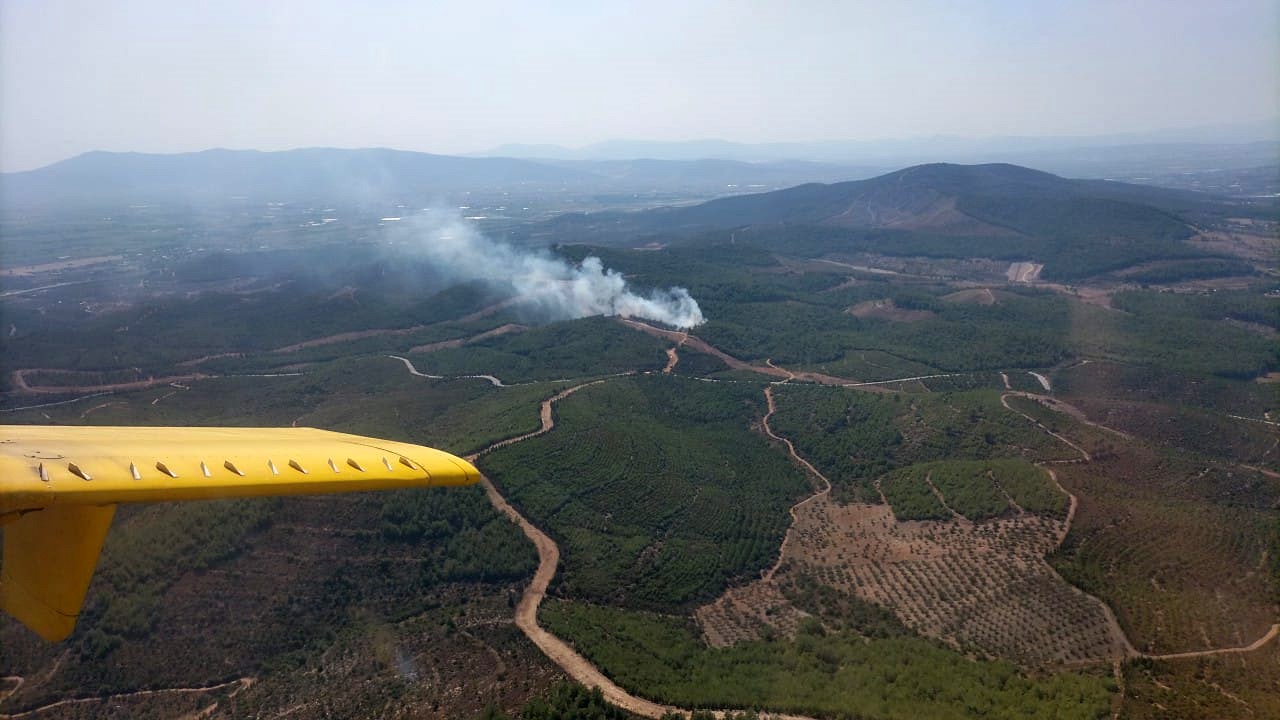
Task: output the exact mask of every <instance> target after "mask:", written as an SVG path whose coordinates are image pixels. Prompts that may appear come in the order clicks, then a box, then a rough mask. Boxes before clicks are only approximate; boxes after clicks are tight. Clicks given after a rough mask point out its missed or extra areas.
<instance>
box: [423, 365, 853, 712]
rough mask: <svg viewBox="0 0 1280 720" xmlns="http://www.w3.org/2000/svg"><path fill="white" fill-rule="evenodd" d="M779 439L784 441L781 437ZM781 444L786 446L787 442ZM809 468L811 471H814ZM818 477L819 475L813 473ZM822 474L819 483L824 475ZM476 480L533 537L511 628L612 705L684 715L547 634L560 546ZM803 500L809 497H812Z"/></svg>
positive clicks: (544, 410) (548, 419)
mask: <svg viewBox="0 0 1280 720" xmlns="http://www.w3.org/2000/svg"><path fill="white" fill-rule="evenodd" d="M406 364H407V363H406ZM603 382H606V380H604V379H601V380H593V381H591V382H586V383H582V384H581V385H574V386H573V387H570V388H567V389H565V390H561V391H560V392H559V393H556V394H555V395H553V396H551V397H550V398H547V399H546V400H543V401H542V407H541V413H540V414H541V419H542V426H541V427H540V428H538V429H537V430H535V431H533V432H531V433H526V434H524V435H519V436H517V437H514V438H508V439H506V440H500V441H498V442H496V443H494V444H492V445H490V446H488V447H486V448H484V449H483V450H480V451H479V452H476V453H474V454H472V455H468V456H467V460H469V461H471V462H475V460H476V459H477V458H478V457H479V456H481V455H484V454H486V453H489V452H491V451H493V450H496V449H498V448H500V447H506V446H508V445H513V444H515V443H518V442H521V441H523V440H528V439H529V438H533V437H537V436H539V435H542V434H544V433H548V432H550V431H551V430H552V429H554V428H555V415H554V413H553V411H552V406H553V405H554V404H555V403H556V402H559V401H560V400H563V399H564V398H566V397H569V396H570V395H572V394H573V393H575V392H577V391H579V390H581V389H583V388H585V387H590V386H591V385H598V384H600V383H603ZM765 397H766V398H768V399H769V408H770V412H771V413H772V410H773V398H772V395H770V394H769V393H768V391H767V390H766V391H765ZM766 428H767V425H766ZM770 435H772V432H770ZM774 437H777V436H774ZM779 439H781V438H779ZM784 442H786V441H785V440H784ZM787 444H788V446H790V443H789V442H788V443H787ZM793 454H794V450H793ZM797 459H799V460H800V462H802V463H804V464H805V465H806V466H808V467H809V468H810V469H811V470H812V469H813V466H811V465H809V464H808V463H807V462H805V461H804V460H803V459H800V458H798V457H797ZM813 472H814V473H815V474H817V471H816V470H814V471H813ZM818 477H822V476H821V475H820V474H818ZM822 479H823V481H824V482H825V480H826V478H822ZM480 483H481V485H483V486H484V491H485V494H486V495H487V496H488V497H489V502H490V503H492V504H493V507H494V508H495V509H496V510H497V511H498V512H500V513H502V514H503V515H506V516H507V517H508V518H510V519H511V521H512V522H514V523H515V524H516V525H518V526H519V527H520V530H521V531H523V532H524V535H525V537H527V538H529V540H530V541H531V542H533V545H534V547H536V548H537V550H538V570H537V571H536V572H535V573H534V575H533V581H532V582H530V583H529V586H528V587H526V588H525V590H524V594H523V595H522V596H521V597H520V604H519V605H518V606H516V620H515V622H516V627H518V628H520V631H521V632H523V633H524V634H525V636H526V637H528V638H529V640H531V641H532V642H533V644H534V645H537V646H538V649H539V650H541V651H542V652H543V654H544V655H546V656H547V657H548V658H549V659H550V660H551V661H552V662H554V663H555V664H556V665H558V666H559V667H560V669H561V670H563V671H564V672H565V674H566V675H568V676H569V677H571V678H573V680H574V681H575V682H578V683H581V684H582V685H584V686H586V687H589V688H590V687H597V688H600V693H601V694H602V695H603V696H604V699H605V700H607V701H609V702H610V703H613V704H614V705H617V706H618V707H620V708H622V709H624V710H626V711H627V712H629V713H634V714H636V715H640V716H643V717H647V718H660V717H662V716H663V715H665V714H667V713H670V712H679V713H684V714H685V715H690V714H692V712H693V711H692V710H689V709H685V708H677V707H674V706H671V705H663V704H661V703H656V702H653V701H652V700H646V699H644V698H642V697H637V696H635V695H632V694H631V693H629V692H627V691H626V690H624V689H622V688H621V687H619V686H618V685H617V684H616V683H614V682H613V681H612V680H610V679H609V678H608V677H607V676H606V675H605V674H604V673H602V672H600V669H599V668H598V667H596V666H595V665H594V664H592V663H591V661H590V660H587V659H586V658H585V657H583V656H582V655H580V654H578V652H577V651H576V650H574V649H573V648H572V647H570V646H569V644H568V643H566V642H565V641H563V640H561V639H560V638H558V637H556V636H555V635H552V634H551V633H550V632H548V631H547V630H546V629H545V628H543V627H542V626H541V625H539V624H538V606H539V605H541V604H542V599H543V598H544V597H546V594H547V586H548V585H550V584H551V579H552V578H553V577H555V574H556V568H557V567H558V566H559V565H560V548H559V546H558V545H556V543H555V541H554V540H552V539H551V538H550V537H549V536H548V535H547V534H546V533H544V532H542V530H539V529H538V528H537V526H535V525H534V524H533V523H531V522H529V521H528V520H527V519H526V518H525V517H524V516H523V515H521V514H520V512H519V511H518V510H516V509H515V508H514V507H513V506H512V505H511V503H509V502H507V499H506V498H504V497H503V496H502V493H500V492H498V488H497V487H496V486H494V484H493V482H492V481H490V480H489V478H488V477H484V476H481V478H480ZM827 489H828V490H830V483H827ZM809 499H812V497H811V498H809ZM793 518H794V516H793ZM714 712H715V713H716V714H717V715H719V716H722V715H724V714H725V713H726V712H736V711H731V710H728V711H726V710H718V711H714ZM760 717H761V718H776V719H777V720H813V718H809V717H806V716H803V715H786V714H776V713H764V714H761V715H760Z"/></svg>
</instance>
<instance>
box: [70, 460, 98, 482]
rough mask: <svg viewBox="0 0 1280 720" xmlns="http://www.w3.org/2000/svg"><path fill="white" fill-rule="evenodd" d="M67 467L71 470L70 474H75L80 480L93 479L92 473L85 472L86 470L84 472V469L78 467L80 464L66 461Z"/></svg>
mask: <svg viewBox="0 0 1280 720" xmlns="http://www.w3.org/2000/svg"><path fill="white" fill-rule="evenodd" d="M67 469H68V470H70V471H71V474H72V475H75V476H76V477H78V478H80V479H81V480H92V479H93V476H92V475H90V474H89V473H87V472H85V471H83V470H81V469H80V466H79V465H77V464H75V463H67Z"/></svg>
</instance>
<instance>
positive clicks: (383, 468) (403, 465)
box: [0, 425, 480, 641]
mask: <svg viewBox="0 0 1280 720" xmlns="http://www.w3.org/2000/svg"><path fill="white" fill-rule="evenodd" d="M479 479H480V473H479V472H478V471H477V470H476V469H475V468H474V467H473V466H472V465H471V464H470V463H468V462H467V461H465V460H463V459H461V458H458V457H455V456H453V455H450V454H448V453H445V452H442V451H440V450H435V449H432V448H428V447H423V446H420V445H411V444H408V443H400V442H393V441H390V440H380V439H377V438H369V437H362V436H359V435H347V434H344V433H336V432H329V431H325V430H314V429H311V428H207V427H205V428H184V427H172V428H170V427H61V426H59V427H54V426H42V425H7V426H0V526H2V527H3V530H4V557H3V564H2V565H0V609H3V610H4V611H5V612H7V613H9V614H10V615H13V616H14V617H15V618H17V619H18V620H19V621H21V622H22V623H23V624H25V625H27V626H28V627H30V628H31V629H32V630H34V631H35V632H36V633H38V634H39V635H40V636H41V637H44V638H45V639H47V640H50V641H56V640H61V639H63V638H65V637H66V636H67V635H69V634H70V633H71V631H72V629H74V627H75V623H76V618H77V617H78V616H79V613H80V607H81V605H82V604H83V602H84V596H85V593H86V592H87V591H88V589H89V582H90V580H91V579H92V577H93V571H94V568H95V566H96V565H97V561H98V554H99V552H100V551H101V549H102V544H103V541H105V539H106V535H107V531H108V529H109V527H110V525H111V518H112V516H113V515H114V513H115V506H116V504H118V503H122V502H163V501H173V500H200V499H210V498H223V497H255V496H267V495H314V494H320V493H337V492H355V491H362V490H384V489H391V488H406V487H433V486H448V485H467V484H471V483H475V482H477V481H478V480H479Z"/></svg>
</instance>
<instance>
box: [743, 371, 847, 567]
mask: <svg viewBox="0 0 1280 720" xmlns="http://www.w3.org/2000/svg"><path fill="white" fill-rule="evenodd" d="M764 399H765V402H767V403H768V404H769V412H767V413H765V416H764V418H763V419H761V421H760V425H761V427H763V428H764V432H765V434H766V435H768V436H769V437H771V438H773V439H774V440H777V441H778V442H780V443H782V444H784V445H786V446H787V453H788V454H789V455H791V459H792V460H794V461H796V462H797V463H799V464H800V465H802V466H804V468H805V469H806V470H808V471H809V473H810V474H811V475H813V476H814V477H816V478H818V479H819V480H821V481H822V488H821V489H820V490H818V491H817V492H815V493H814V494H812V495H810V496H809V497H807V498H805V499H803V500H801V501H800V502H798V503H796V504H795V505H792V506H791V508H790V509H789V510H788V512H789V513H790V514H791V525H789V526H788V527H787V532H786V534H785V535H783V536H782V545H780V546H779V547H778V559H777V560H776V561H774V563H773V565H771V566H770V567H769V569H768V570H766V571H765V573H764V579H765V580H772V579H773V576H774V574H775V573H777V572H778V568H779V567H781V566H782V558H783V556H784V555H785V550H786V549H787V543H789V542H791V533H792V531H793V530H795V527H796V522H798V521H799V519H800V518H799V517H798V516H797V515H796V511H797V510H799V509H800V508H801V507H804V506H805V505H807V504H809V503H811V502H813V501H815V500H817V499H818V498H820V497H823V496H825V495H829V494H830V493H831V481H830V480H828V479H827V476H826V475H823V474H822V473H820V472H818V468H816V467H814V466H813V465H812V464H811V463H810V462H809V461H808V460H805V459H804V458H802V457H800V454H799V453H797V452H796V446H795V445H792V444H791V440H790V439H788V438H785V437H783V436H781V435H778V434H776V433H774V432H773V428H771V427H769V418H771V417H773V414H774V413H775V412H776V411H777V409H778V408H777V406H776V405H775V404H774V401H773V388H772V387H766V388H765V389H764Z"/></svg>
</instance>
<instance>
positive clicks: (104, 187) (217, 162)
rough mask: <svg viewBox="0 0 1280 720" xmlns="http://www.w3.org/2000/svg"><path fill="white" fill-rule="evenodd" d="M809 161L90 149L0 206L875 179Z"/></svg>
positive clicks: (37, 176) (41, 174) (17, 187)
mask: <svg viewBox="0 0 1280 720" xmlns="http://www.w3.org/2000/svg"><path fill="white" fill-rule="evenodd" d="M874 172H875V171H874V170H871V169H868V168H851V167H844V166H840V165H825V164H821V163H811V162H798V161H786V162H762V163H749V162H738V161H734V160H699V161H673V160H627V161H552V160H548V161H543V160H522V159H516V158H499V157H457V156H451V155H433V154H428V153H420V152H407V151H402V150H390V149H385V148H371V149H355V150H346V149H335V148H306V149H299V150H286V151H281V152H259V151H256V150H224V149H215V150H205V151H202V152H194V153H179V154H172V155H159V154H147V153H114V152H91V153H85V154H83V155H79V156H76V157H74V158H70V159H68V160H64V161H62V162H58V163H54V164H53V165H49V166H46V167H43V168H38V169H35V170H28V171H25V172H17V173H6V174H4V175H0V201H2V202H3V204H4V205H5V206H8V207H24V206H30V205H37V206H38V205H50V204H70V205H85V206H95V205H112V204H134V203H157V204H164V203H190V204H199V203H207V202H225V201H227V200H230V199H242V200H249V201H254V202H297V201H314V202H342V203H351V202H356V203H362V202H363V203H370V202H386V201H400V202H405V201H414V202H417V201H426V200H430V199H432V198H433V197H438V196H440V195H444V194H448V193H456V192H466V191H493V190H516V189H519V190H522V191H533V192H562V191H564V190H565V189H570V190H576V191H579V192H582V193H587V194H592V193H600V192H621V191H626V192H639V191H645V192H649V191H659V192H679V191H685V192H691V193H692V194H694V195H695V196H698V197H703V198H705V197H709V196H710V197H714V196H715V195H722V194H725V193H727V192H740V191H741V190H739V188H742V189H746V188H749V187H750V188H755V189H757V190H759V189H772V188H779V187H787V186H789V185H795V184H798V183H804V182H813V181H822V182H830V181H835V180H847V179H849V178H855V177H868V176H870V175H872V174H874Z"/></svg>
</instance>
